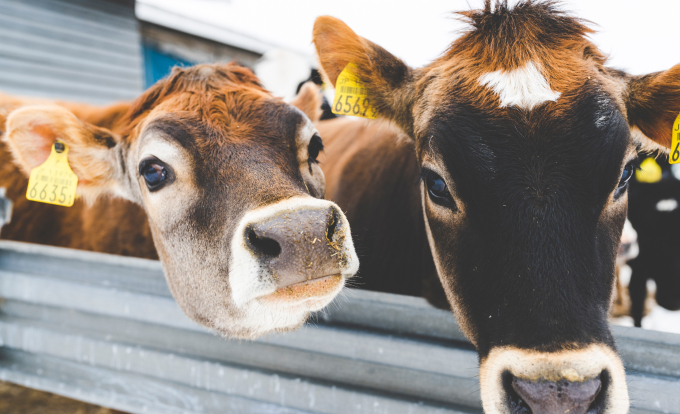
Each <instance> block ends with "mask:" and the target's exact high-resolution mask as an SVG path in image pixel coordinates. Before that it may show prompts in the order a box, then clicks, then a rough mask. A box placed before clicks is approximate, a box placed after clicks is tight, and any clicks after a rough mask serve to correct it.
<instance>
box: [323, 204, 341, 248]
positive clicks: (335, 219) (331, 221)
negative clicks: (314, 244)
mask: <svg viewBox="0 0 680 414" xmlns="http://www.w3.org/2000/svg"><path fill="white" fill-rule="evenodd" d="M330 213H331V214H329V216H328V223H327V224H326V239H328V240H330V241H332V240H333V236H335V230H336V229H337V228H338V226H339V225H340V216H339V215H338V211H337V210H336V209H334V208H331V211H330Z"/></svg>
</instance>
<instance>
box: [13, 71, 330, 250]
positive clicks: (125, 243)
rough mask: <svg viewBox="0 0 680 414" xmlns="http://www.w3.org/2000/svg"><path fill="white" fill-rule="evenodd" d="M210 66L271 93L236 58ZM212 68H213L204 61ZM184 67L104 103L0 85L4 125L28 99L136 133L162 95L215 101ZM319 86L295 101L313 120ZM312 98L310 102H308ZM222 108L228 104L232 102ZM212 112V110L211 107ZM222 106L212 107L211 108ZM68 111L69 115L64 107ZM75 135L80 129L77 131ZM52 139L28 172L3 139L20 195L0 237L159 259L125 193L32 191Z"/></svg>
mask: <svg viewBox="0 0 680 414" xmlns="http://www.w3.org/2000/svg"><path fill="white" fill-rule="evenodd" d="M211 70H216V71H218V72H217V73H218V74H219V75H221V76H223V77H224V78H226V79H227V80H228V81H230V82H233V85H234V89H232V91H236V90H239V91H240V85H243V84H245V85H246V86H247V87H248V89H249V92H250V93H251V94H252V95H255V96H257V97H258V98H262V97H265V96H266V92H265V90H264V89H263V88H262V86H261V85H260V83H259V80H258V79H257V78H256V77H255V76H254V75H253V74H252V72H250V70H249V69H246V68H239V67H237V66H234V65H230V66H229V69H228V70H223V69H220V68H219V67H217V68H214V69H211ZM206 71H208V70H207V69H206ZM180 73H181V72H179V71H175V72H174V73H173V76H171V78H170V79H169V80H168V81H167V82H161V83H159V84H157V85H156V86H154V87H152V88H151V89H150V90H148V91H147V92H145V93H144V94H143V95H142V96H141V97H140V98H139V99H137V100H135V102H134V103H132V104H131V103H116V104H113V105H110V106H104V107H100V106H92V105H87V104H79V103H71V102H59V101H57V102H53V101H49V100H45V99H36V98H21V97H15V96H10V95H5V94H1V93H0V133H2V132H4V129H5V128H4V125H5V121H6V118H7V116H8V115H9V114H10V113H11V112H12V111H14V110H16V109H19V108H21V107H26V106H28V105H47V104H52V105H54V104H56V105H58V106H60V107H63V108H65V109H66V110H68V111H70V112H71V113H72V114H73V115H74V116H75V118H77V119H71V120H69V122H71V124H75V125H79V123H78V121H83V122H84V123H83V124H82V125H83V127H85V128H90V129H91V130H93V131H102V132H101V135H102V136H107V135H109V134H107V132H106V131H104V130H102V129H101V128H103V129H109V130H111V131H112V132H113V133H115V134H118V137H117V138H116V139H127V140H134V139H136V138H137V136H136V135H135V130H136V129H138V127H139V124H140V123H141V122H142V121H143V119H144V115H146V114H148V113H149V111H150V110H151V109H153V108H154V107H155V106H156V105H158V104H159V103H161V102H162V101H163V100H165V99H168V98H171V97H172V95H173V94H178V93H190V94H195V95H196V99H195V102H196V103H195V105H196V107H195V109H196V110H197V111H200V109H199V106H200V105H202V104H203V105H205V104H206V103H209V102H206V98H205V97H201V96H200V89H199V88H201V87H203V86H201V85H202V84H204V83H208V81H207V80H205V79H203V80H202V79H200V78H196V79H192V80H191V83H189V84H187V82H186V80H185V79H180ZM194 85H196V86H194ZM205 87H206V88H212V89H217V85H216V84H213V85H209V84H208V85H206V86H205ZM236 88H239V89H236ZM313 90H314V89H313V87H311V86H307V85H306V86H305V88H303V90H302V91H301V92H304V96H302V93H301V94H300V95H298V96H297V97H296V100H295V101H294V102H292V104H293V105H294V106H297V107H298V108H299V109H300V110H302V111H303V112H304V113H305V114H306V115H308V116H309V117H310V119H312V120H314V121H315V120H318V119H319V117H320V110H319V109H318V107H319V106H320V105H316V104H317V103H319V102H320V98H319V97H314V96H313V95H312V92H313ZM178 91H182V92H178ZM220 97H221V96H219V95H218V96H216V97H213V101H212V102H214V100H218V99H220ZM249 98H251V96H246V97H242V98H240V99H244V100H247V99H249ZM310 99H311V100H312V102H310ZM238 104H239V102H238V101H234V102H228V101H225V102H224V105H225V106H226V105H238ZM224 109H225V110H226V107H225V108H224ZM172 110H173V107H172V105H169V106H168V107H167V111H172ZM207 112H208V113H210V111H207ZM227 112H228V111H227ZM216 113H217V112H216V111H214V110H213V115H214V114H216ZM62 114H63V115H66V116H67V117H68V116H69V114H68V113H67V112H66V111H64V112H63V113H62ZM57 121H59V119H57ZM60 122H61V121H60ZM137 132H138V131H137ZM53 135H54V134H53ZM74 136H77V135H75V134H74ZM54 139H55V140H56V139H57V136H56V135H54ZM105 146H106V145H105ZM50 147H51V144H49V145H42V147H41V148H38V150H37V151H36V153H35V159H33V160H31V161H30V162H20V163H19V165H20V166H22V167H23V168H24V171H23V172H22V171H21V170H19V169H17V168H16V164H15V163H14V162H13V161H14V160H13V157H12V155H11V154H10V152H9V151H8V149H7V146H6V144H5V143H4V142H3V141H1V140H0V177H1V178H0V187H5V188H6V189H7V197H8V198H9V199H10V200H12V201H13V203H14V215H13V216H12V220H11V222H10V223H9V224H7V225H6V226H4V227H3V228H2V231H1V233H0V237H1V238H2V239H6V240H15V241H22V242H29V243H39V244H46V245H51V246H59V247H70V248H74V249H80V250H90V251H97V252H102V253H111V254H120V255H124V256H134V257H142V258H147V259H158V254H157V252H156V249H155V247H154V245H153V239H152V238H151V230H150V228H149V223H148V220H147V216H146V213H145V212H144V210H143V209H142V208H141V207H140V206H139V205H137V204H135V203H133V202H130V201H128V200H123V199H120V198H114V197H104V198H102V199H101V200H99V201H97V202H94V203H93V204H92V205H88V203H87V202H86V200H83V199H78V200H76V202H75V204H74V206H73V207H71V208H64V207H60V206H55V205H50V204H43V203H36V202H33V201H30V200H28V199H26V197H25V194H26V187H27V185H28V177H27V174H28V173H30V170H31V169H32V168H34V167H36V166H38V165H40V164H42V162H43V161H44V160H45V159H47V156H48V155H49V151H50ZM76 155H77V154H76ZM74 158H75V157H74ZM71 168H72V169H74V172H75V173H76V175H78V176H79V177H85V176H87V175H88V174H89V173H91V171H92V170H90V171H88V172H84V171H83V172H81V171H78V167H76V166H75V165H74V163H73V162H72V163H71ZM99 175H100V176H101V175H102V174H99ZM81 183H82V178H81ZM96 184H97V185H99V186H101V185H106V184H105V183H103V182H98V183H96ZM81 191H82V190H81ZM97 196H99V194H96V195H95V197H94V198H96V197H97ZM91 201H94V200H91Z"/></svg>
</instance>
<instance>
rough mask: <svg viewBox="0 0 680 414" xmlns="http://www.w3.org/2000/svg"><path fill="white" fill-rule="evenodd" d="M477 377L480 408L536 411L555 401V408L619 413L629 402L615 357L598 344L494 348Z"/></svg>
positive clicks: (498, 413) (495, 413)
mask: <svg viewBox="0 0 680 414" xmlns="http://www.w3.org/2000/svg"><path fill="white" fill-rule="evenodd" d="M479 377H480V385H481V395H482V405H483V407H484V412H485V413H486V414H519V413H525V412H534V413H536V414H539V413H542V412H543V411H544V407H545V408H547V407H555V409H556V408H557V407H558V406H559V407H560V409H561V410H560V411H559V412H563V411H564V412H570V413H571V412H575V413H584V414H586V413H587V414H592V413H598V414H625V413H627V412H628V408H629V400H628V389H627V387H626V378H625V371H624V368H623V364H622V362H621V359H620V358H619V357H618V355H617V354H616V353H615V352H614V351H613V350H612V349H610V348H609V347H607V346H605V345H601V344H591V345H589V346H587V347H585V348H581V349H569V350H564V351H557V352H538V351H533V350H526V349H518V348H513V347H498V348H494V349H492V351H491V352H490V353H489V355H488V356H487V357H486V358H484V359H482V361H481V364H480V375H479ZM563 406H564V408H563V409H562V407H563ZM546 412H548V411H546ZM549 412H553V411H549ZM554 412H558V411H554Z"/></svg>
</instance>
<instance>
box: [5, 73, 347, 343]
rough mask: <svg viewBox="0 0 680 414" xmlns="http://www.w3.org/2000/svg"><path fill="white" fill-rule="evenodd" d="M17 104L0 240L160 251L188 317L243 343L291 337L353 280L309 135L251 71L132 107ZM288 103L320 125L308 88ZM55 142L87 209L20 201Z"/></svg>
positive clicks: (167, 83) (8, 138) (171, 88)
mask: <svg viewBox="0 0 680 414" xmlns="http://www.w3.org/2000/svg"><path fill="white" fill-rule="evenodd" d="M27 103H31V102H26V101H22V100H18V99H14V98H9V97H3V98H2V100H1V102H0V107H1V108H2V109H3V110H4V111H5V112H7V111H8V110H10V109H14V108H17V107H18V109H15V110H14V111H13V112H11V114H10V115H9V117H8V118H7V121H6V131H5V134H4V136H3V138H2V144H0V168H2V171H1V172H0V187H6V188H7V194H8V196H9V198H10V199H12V200H13V202H14V203H15V206H14V216H13V217H12V221H11V223H10V224H9V225H7V226H6V227H4V228H3V229H2V236H3V238H6V239H13V240H20V241H27V242H39V243H46V244H52V245H56V246H64V247H73V248H80V249H88V250H98V251H104V252H108V253H118V254H129V255H134V256H140V257H148V258H154V257H156V252H157V253H158V257H159V258H160V260H161V262H162V264H163V268H164V270H165V275H166V278H167V281H168V285H169V286H170V290H171V291H172V293H173V295H174V297H175V299H176V300H177V302H178V303H179V305H180V306H181V308H182V309H183V310H184V312H185V313H186V314H187V315H189V316H190V317H191V318H192V319H193V320H195V321H196V322H198V323H200V324H203V325H205V326H207V327H209V328H212V329H214V330H216V331H219V332H220V333H222V334H224V335H229V336H234V337H244V338H249V337H255V336H258V335H262V334H264V333H267V332H271V331H283V330H290V329H294V328H296V327H297V326H299V325H300V324H302V323H303V322H304V321H305V320H306V318H307V316H308V315H309V313H310V312H311V311H315V310H318V309H321V308H322V307H324V306H325V305H327V304H328V303H329V302H330V301H331V300H332V299H333V297H335V295H336V294H337V293H338V292H339V291H340V289H341V288H342V286H343V285H344V281H345V279H346V278H348V277H350V276H352V275H353V274H354V273H355V272H356V270H357V268H358V260H357V258H356V254H355V253H354V248H353V244H352V239H351V236H350V234H349V231H348V224H347V220H346V219H345V217H344V215H343V213H342V212H341V211H340V210H339V209H338V208H337V206H335V204H333V203H332V202H329V201H325V200H323V199H322V198H323V195H324V185H325V184H324V177H323V173H322V172H321V169H320V168H319V166H318V164H317V159H316V157H317V155H318V153H319V151H320V150H321V149H322V145H323V144H322V143H321V140H320V138H319V136H318V134H317V132H316V130H315V128H314V126H313V124H312V122H311V121H310V120H309V119H308V117H307V116H305V115H304V114H303V112H302V111H300V110H299V109H296V108H295V107H293V106H291V105H288V104H285V103H284V102H282V101H281V100H280V99H276V98H273V97H272V96H271V95H270V94H269V93H268V92H267V91H265V90H264V89H263V87H262V86H261V85H260V83H259V81H258V79H257V78H256V77H255V76H254V75H253V74H252V72H250V71H249V70H248V69H246V68H243V67H240V66H238V65H235V64H229V65H201V66H196V67H194V68H190V69H175V70H174V71H173V73H172V74H171V75H170V76H169V77H168V78H167V79H165V80H162V81H160V82H159V83H157V84H156V85H155V86H153V87H152V88H151V89H149V90H148V91H147V92H145V93H144V94H143V95H142V96H140V97H139V98H138V99H137V100H135V101H134V102H132V103H130V104H119V105H114V106H111V107H107V108H97V107H89V106H83V105H70V104H62V105H31V106H23V105H26V104H27ZM293 103H294V104H295V105H296V106H297V107H299V108H302V109H304V110H307V114H308V115H309V116H310V117H311V118H312V119H313V120H315V119H317V118H318V115H319V113H318V112H319V110H318V109H317V108H318V104H319V98H318V94H317V92H316V90H314V88H313V87H312V86H311V85H310V86H309V87H307V88H304V89H303V91H301V93H300V94H299V95H298V96H297V97H296V100H295V101H294V102H293ZM0 121H3V122H2V123H0V125H3V124H5V122H4V119H0ZM56 140H59V141H62V142H63V143H64V144H66V145H67V147H68V149H69V152H68V160H69V164H70V166H71V168H72V169H73V172H74V173H75V174H76V175H77V176H78V178H79V181H78V188H77V191H78V194H79V195H80V196H81V197H82V198H83V199H84V202H76V204H75V205H74V206H73V207H71V208H65V207H61V206H53V205H48V204H42V203H36V202H32V201H28V200H26V197H25V194H26V187H27V179H26V174H27V173H29V172H30V171H31V169H33V168H34V167H36V166H38V165H40V164H42V163H43V162H44V161H45V159H46V158H47V157H48V154H49V153H50V150H51V147H52V145H53V144H54V143H55V141H56ZM12 161H14V162H12ZM111 197H118V198H113V199H111ZM125 200H127V201H125ZM137 206H141V208H140V207H137ZM154 246H155V249H154Z"/></svg>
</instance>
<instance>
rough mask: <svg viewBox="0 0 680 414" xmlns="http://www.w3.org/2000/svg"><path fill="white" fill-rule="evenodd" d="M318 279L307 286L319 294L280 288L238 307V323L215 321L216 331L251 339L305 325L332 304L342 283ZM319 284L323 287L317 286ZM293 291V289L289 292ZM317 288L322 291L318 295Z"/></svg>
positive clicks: (339, 278) (336, 279) (335, 278)
mask: <svg viewBox="0 0 680 414" xmlns="http://www.w3.org/2000/svg"><path fill="white" fill-rule="evenodd" d="M320 279H323V280H318V281H315V282H314V283H310V284H309V285H310V286H311V289H315V290H317V293H318V294H307V293H304V292H303V293H299V292H296V291H293V292H291V291H281V289H279V290H277V291H276V292H274V293H271V294H267V295H264V296H262V297H260V298H257V299H255V300H251V301H249V302H248V303H247V304H244V305H243V306H241V307H240V309H239V318H238V320H236V321H234V320H233V319H230V320H225V321H224V324H221V323H220V321H219V320H217V321H216V322H217V323H216V324H215V328H216V329H217V330H218V331H220V333H221V334H222V335H225V336H229V337H232V338H242V339H254V338H257V337H259V336H262V335H265V334H268V333H271V332H287V331H292V330H295V329H297V328H299V327H300V326H301V325H302V324H304V323H305V321H306V320H307V318H309V316H310V314H311V313H312V312H315V311H318V310H321V309H323V308H325V307H326V306H327V305H328V304H329V303H331V302H332V301H333V299H335V297H336V296H337V295H338V293H340V291H341V290H342V288H343V287H344V284H345V278H344V277H343V276H342V275H336V276H328V277H325V278H320ZM322 284H323V285H325V286H320V285H322ZM301 287H302V288H304V287H305V286H301ZM293 288H295V287H292V288H291V290H293ZM320 289H323V290H324V291H323V292H320V291H319V290H320ZM220 326H225V327H226V326H228V327H229V328H228V331H222V330H220Z"/></svg>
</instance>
